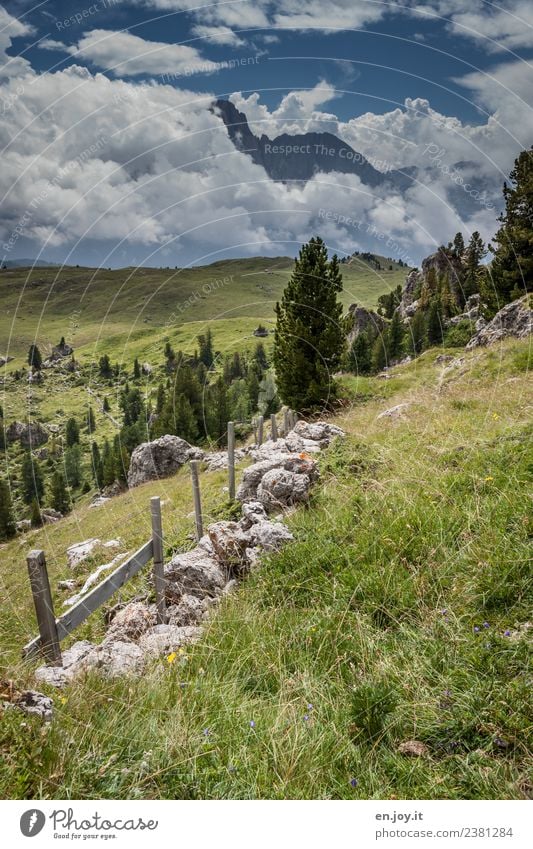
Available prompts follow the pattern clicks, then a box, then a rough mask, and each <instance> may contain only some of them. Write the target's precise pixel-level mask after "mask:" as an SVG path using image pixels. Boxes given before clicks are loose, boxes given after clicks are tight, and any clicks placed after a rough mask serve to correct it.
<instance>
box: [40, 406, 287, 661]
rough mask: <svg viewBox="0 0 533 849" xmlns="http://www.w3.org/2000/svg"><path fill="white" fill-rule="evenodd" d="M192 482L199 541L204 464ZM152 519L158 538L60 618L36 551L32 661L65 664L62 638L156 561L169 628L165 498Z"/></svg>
mask: <svg viewBox="0 0 533 849" xmlns="http://www.w3.org/2000/svg"><path fill="white" fill-rule="evenodd" d="M296 421H297V418H296V414H295V413H294V412H293V411H292V410H285V411H284V414H283V432H284V433H287V432H288V430H290V429H291V428H292V427H294V425H295V424H296ZM253 424H254V430H255V434H256V443H257V444H258V445H261V444H262V442H263V435H264V420H263V416H260V417H259V419H258V420H257V422H254V423H253ZM271 438H272V439H277V438H278V428H277V422H276V417H275V416H274V415H272V416H271ZM190 469H191V483H192V492H193V502H194V512H195V519H196V538H197V539H198V540H199V539H200V538H201V537H202V535H203V516H202V501H201V495H200V481H199V474H198V470H199V461H198V460H192V461H191V463H190ZM228 493H229V499H230V501H234V500H235V423H234V422H228ZM150 513H151V520H152V536H151V538H150V539H149V540H148V542H145V543H144V545H142V546H141V547H140V548H139V549H138V550H137V551H136V552H135V554H133V555H132V556H131V557H128V559H127V560H126V561H125V562H124V563H122V564H121V565H120V566H118V567H117V568H116V569H115V570H114V571H113V572H112V573H111V574H110V575H109V576H108V577H107V578H106V579H105V580H103V581H102V582H101V583H100V584H98V586H96V587H95V588H94V589H93V590H91V591H90V592H88V593H87V595H85V596H83V598H82V599H80V600H79V601H78V602H77V603H76V604H74V605H73V606H72V607H71V608H70V609H69V610H67V611H66V613H63V615H62V616H60V617H59V618H56V615H55V612H54V604H53V600H52V593H51V590H50V580H49V577H48V569H47V566H46V557H45V553H44V551H41V550H40V549H35V550H34V551H30V553H29V554H28V557H27V564H28V574H29V578H30V586H31V591H32V595H33V603H34V606H35V613H36V616H37V625H38V628H39V636H38V637H35V638H34V639H33V640H31V641H30V642H29V643H27V644H26V645H25V646H24V649H23V656H24V657H25V658H28V659H30V658H32V657H35V656H36V655H38V654H43V655H44V657H45V659H46V661H47V663H49V664H51V665H53V666H61V665H62V657H61V645H60V643H61V640H64V639H65V637H68V635H69V634H71V633H72V632H73V631H74V630H75V628H77V627H78V626H79V625H81V624H82V622H85V620H86V619H88V617H89V616H90V615H91V614H92V613H94V612H95V611H96V610H97V609H98V608H99V607H101V606H102V604H104V603H105V602H106V601H107V600H108V599H109V598H110V597H111V596H112V595H113V594H114V593H116V592H117V590H119V589H120V588H121V587H123V586H124V584H125V583H126V582H127V581H129V580H130V578H133V577H134V576H135V575H137V573H138V572H140V570H141V569H142V568H143V567H144V566H146V564H147V563H149V562H150V560H152V561H153V566H152V579H153V584H154V590H155V598H156V606H157V623H158V624H164V623H165V622H166V620H167V614H166V603H165V576H164V549H163V529H162V522H161V500H160V498H159V496H154V497H153V498H151V499H150Z"/></svg>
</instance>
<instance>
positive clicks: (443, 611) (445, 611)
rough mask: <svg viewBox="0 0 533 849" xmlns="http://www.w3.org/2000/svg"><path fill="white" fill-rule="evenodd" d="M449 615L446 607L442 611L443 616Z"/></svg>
mask: <svg viewBox="0 0 533 849" xmlns="http://www.w3.org/2000/svg"><path fill="white" fill-rule="evenodd" d="M447 613H448V608H446V607H445V608H444V609H443V610H441V614H442V616H446V614H447Z"/></svg>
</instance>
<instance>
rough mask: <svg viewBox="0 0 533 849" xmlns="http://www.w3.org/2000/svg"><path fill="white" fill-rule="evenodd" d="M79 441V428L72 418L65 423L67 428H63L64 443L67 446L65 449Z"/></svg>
mask: <svg viewBox="0 0 533 849" xmlns="http://www.w3.org/2000/svg"><path fill="white" fill-rule="evenodd" d="M79 441H80V427H79V425H78V422H77V421H76V419H75V418H74V417H72V418H70V419H69V420H68V421H67V426H66V428H65V442H66V444H67V448H70V447H71V446H72V445H76V443H77V442H79Z"/></svg>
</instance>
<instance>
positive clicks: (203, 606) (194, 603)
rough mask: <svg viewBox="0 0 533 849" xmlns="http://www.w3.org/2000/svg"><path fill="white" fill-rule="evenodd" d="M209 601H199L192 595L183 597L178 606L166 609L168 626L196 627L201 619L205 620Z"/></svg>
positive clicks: (206, 599)
mask: <svg viewBox="0 0 533 849" xmlns="http://www.w3.org/2000/svg"><path fill="white" fill-rule="evenodd" d="M209 602H210V599H208V598H205V599H200V598H197V597H196V596H194V595H187V594H185V595H183V596H182V597H181V599H180V602H179V604H173V605H171V606H170V607H169V608H168V609H167V613H168V623H169V625H177V626H178V627H180V628H181V627H183V626H184V625H197V624H198V623H199V622H201V621H202V619H205V617H206V615H207V613H208V611H209V607H210V603H209Z"/></svg>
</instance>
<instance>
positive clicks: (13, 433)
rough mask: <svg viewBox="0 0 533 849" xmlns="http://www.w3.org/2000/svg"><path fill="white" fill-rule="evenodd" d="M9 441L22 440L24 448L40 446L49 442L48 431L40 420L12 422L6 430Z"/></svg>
mask: <svg viewBox="0 0 533 849" xmlns="http://www.w3.org/2000/svg"><path fill="white" fill-rule="evenodd" d="M6 439H7V441H8V442H16V441H17V440H18V441H19V442H20V444H21V445H22V447H23V448H38V447H39V445H44V443H45V442H48V433H47V432H46V430H45V429H44V427H43V426H42V424H40V422H28V424H23V422H12V424H10V425H9V427H8V428H7V430H6Z"/></svg>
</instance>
